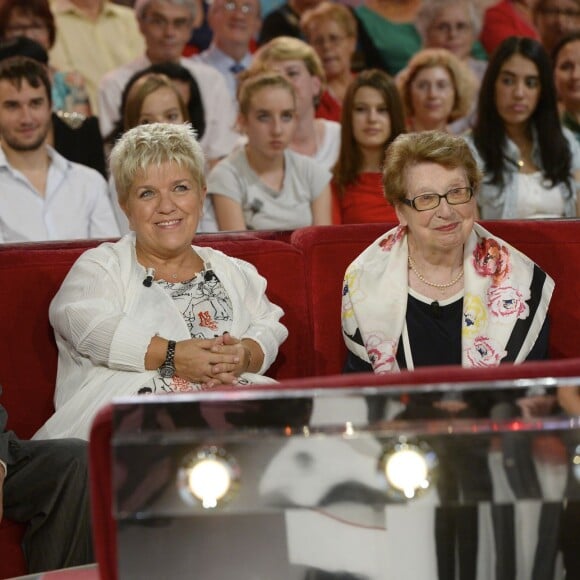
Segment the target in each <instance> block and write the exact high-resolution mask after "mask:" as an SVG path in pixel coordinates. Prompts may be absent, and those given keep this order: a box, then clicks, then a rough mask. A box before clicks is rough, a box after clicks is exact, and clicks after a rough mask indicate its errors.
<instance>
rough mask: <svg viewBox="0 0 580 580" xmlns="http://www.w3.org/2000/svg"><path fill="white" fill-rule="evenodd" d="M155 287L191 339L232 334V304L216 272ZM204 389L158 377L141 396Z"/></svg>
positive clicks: (178, 379) (148, 383)
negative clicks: (179, 317) (166, 298)
mask: <svg viewBox="0 0 580 580" xmlns="http://www.w3.org/2000/svg"><path fill="white" fill-rule="evenodd" d="M155 283H156V284H158V285H159V286H160V287H161V288H163V290H164V291H165V292H167V294H169V296H171V299H172V300H173V301H174V302H175V305H176V306H177V308H178V309H179V312H181V315H182V316H183V319H184V320H185V322H186V324H187V327H188V329H189V334H190V336H191V338H199V339H208V338H216V337H218V336H221V335H222V334H224V333H226V332H229V331H230V329H231V326H232V320H233V308H232V302H231V300H230V297H229V296H228V294H227V292H226V290H225V288H224V287H223V285H222V283H221V281H220V279H219V278H218V277H217V276H216V274H215V273H214V272H213V270H211V269H204V270H202V271H201V272H199V273H198V274H197V275H196V276H194V277H193V278H192V279H191V280H188V281H186V282H167V281H165V280H157V281H156V282H155ZM240 380H243V379H240ZM202 388H203V387H202V385H201V384H200V383H192V382H190V381H187V380H185V379H182V378H181V377H178V376H174V377H172V378H170V379H164V378H162V377H159V376H158V377H153V378H152V379H150V380H149V381H148V382H147V383H145V384H144V385H143V386H142V387H141V388H140V389H139V391H138V394H162V393H173V392H188V391H199V390H201V389H202Z"/></svg>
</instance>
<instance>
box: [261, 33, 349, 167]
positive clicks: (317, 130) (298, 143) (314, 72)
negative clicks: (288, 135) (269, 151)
mask: <svg viewBox="0 0 580 580" xmlns="http://www.w3.org/2000/svg"><path fill="white" fill-rule="evenodd" d="M254 62H255V64H256V68H259V67H266V68H271V69H272V70H275V71H276V72H279V73H280V74H283V75H284V76H286V78H287V79H288V80H289V81H290V83H292V86H293V87H294V90H295V91H296V130H295V132H294V136H293V137H292V141H291V143H290V149H292V150H293V151H295V152H296V153H301V154H302V155H307V156H308V157H312V158H313V159H314V160H315V161H317V162H318V163H319V164H320V165H321V166H323V167H325V168H327V169H328V170H329V171H330V170H331V169H332V167H333V166H334V164H335V163H336V160H337V159H338V151H339V149H340V123H336V122H334V121H329V120H328V119H317V118H316V106H317V104H318V99H319V97H320V94H321V92H322V90H323V84H324V70H323V69H322V64H321V63H320V59H319V58H318V55H317V54H316V52H315V51H314V49H313V48H312V47H311V46H309V45H308V44H306V43H305V42H303V41H302V40H299V39H297V38H290V37H288V36H281V37H279V38H275V39H274V40H271V41H270V42H269V43H268V44H265V45H264V46H262V47H261V48H260V49H259V50H258V51H257V52H256V54H255V55H254Z"/></svg>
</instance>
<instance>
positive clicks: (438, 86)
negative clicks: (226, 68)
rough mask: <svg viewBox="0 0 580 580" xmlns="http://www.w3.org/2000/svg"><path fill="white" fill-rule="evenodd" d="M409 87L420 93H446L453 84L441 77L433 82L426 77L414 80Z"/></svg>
mask: <svg viewBox="0 0 580 580" xmlns="http://www.w3.org/2000/svg"><path fill="white" fill-rule="evenodd" d="M411 87H412V88H413V89H414V90H415V91H419V92H420V93H430V92H438V93H446V92H448V91H452V90H453V85H452V84H451V83H450V82H449V81H445V80H443V79H440V80H437V81H435V82H431V81H428V80H426V79H421V80H414V81H413V82H412V83H411Z"/></svg>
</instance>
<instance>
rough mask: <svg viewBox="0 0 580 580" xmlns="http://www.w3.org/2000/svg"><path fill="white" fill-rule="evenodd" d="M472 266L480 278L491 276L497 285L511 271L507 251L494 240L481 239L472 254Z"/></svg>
mask: <svg viewBox="0 0 580 580" xmlns="http://www.w3.org/2000/svg"><path fill="white" fill-rule="evenodd" d="M473 265H474V267H475V271H476V272H477V273H478V274H479V275H480V276H492V277H493V281H494V284H499V283H500V282H502V280H504V278H506V277H507V276H508V275H509V273H510V271H511V264H510V259H509V251H508V249H507V247H506V246H500V245H499V244H498V242H497V241H496V240H492V239H490V238H483V239H482V240H481V242H480V243H479V244H477V246H476V247H475V251H474V252H473Z"/></svg>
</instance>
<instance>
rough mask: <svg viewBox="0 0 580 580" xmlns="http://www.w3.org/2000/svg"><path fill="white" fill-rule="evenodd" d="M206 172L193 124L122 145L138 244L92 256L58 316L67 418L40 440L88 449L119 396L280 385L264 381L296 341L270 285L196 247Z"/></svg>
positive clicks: (58, 402)
mask: <svg viewBox="0 0 580 580" xmlns="http://www.w3.org/2000/svg"><path fill="white" fill-rule="evenodd" d="M204 166H205V162H204V158H203V152H202V150H201V147H200V146H199V144H198V143H197V141H196V139H195V133H194V131H193V129H192V128H191V127H190V126H188V125H172V124H167V123H163V124H162V123H152V124H150V125H139V126H138V127H135V128H134V129H131V130H129V131H127V133H125V134H124V135H123V137H121V139H120V140H119V141H118V142H117V144H116V145H115V147H114V149H113V151H112V153H111V173H112V175H113V178H114V180H115V185H116V188H117V191H118V192H119V202H120V204H121V207H123V209H124V211H125V212H126V214H127V217H128V219H129V223H130V224H131V229H132V230H133V231H134V234H131V235H128V236H124V237H123V238H121V240H119V241H118V242H117V243H114V244H111V243H106V244H102V245H101V246H99V247H97V248H94V249H92V250H88V251H87V252H85V253H84V254H83V255H82V256H81V257H80V258H79V259H78V260H77V261H76V263H75V264H74V265H73V267H72V269H71V270H70V272H69V274H68V276H67V277H66V279H65V281H64V282H63V284H62V286H61V288H60V290H59V291H58V292H57V294H56V296H55V297H54V299H53V301H52V303H51V305H50V310H49V317H50V321H51V324H52V325H53V327H54V330H55V336H56V341H57V346H58V350H59V361H58V365H59V368H58V376H57V384H56V392H55V406H56V411H55V413H54V415H52V417H51V418H50V419H49V420H48V421H47V422H46V423H45V424H44V426H43V427H41V429H40V430H39V431H38V432H37V433H36V434H35V436H34V438H35V439H39V438H40V439H42V438H55V437H60V436H62V435H63V434H67V435H73V434H74V435H75V436H79V437H81V438H84V439H86V438H88V434H89V426H90V424H91V420H92V418H93V417H94V415H95V413H96V412H97V410H98V409H99V407H100V406H101V405H102V404H103V403H105V402H108V401H110V400H111V399H112V398H113V397H115V396H123V395H136V394H146V393H173V392H186V391H196V390H199V389H204V388H212V387H214V386H217V385H220V384H232V383H233V384H236V385H238V386H240V385H246V384H248V383H266V382H270V383H271V382H273V381H272V379H269V378H268V377H264V376H262V374H263V373H265V372H266V371H267V369H268V368H269V367H270V365H271V364H272V363H273V362H274V360H275V358H276V356H277V353H278V347H279V345H280V344H281V343H282V342H283V341H284V340H285V339H286V336H287V330H286V328H285V327H284V326H283V325H282V324H280V322H279V320H280V318H281V317H282V315H283V314H284V313H283V311H282V309H281V308H279V307H278V306H275V305H274V304H272V303H270V301H269V300H268V298H267V296H266V293H265V290H266V280H265V279H264V278H263V277H262V276H260V275H259V274H258V273H257V271H256V268H255V267H254V266H252V265H250V264H248V263H246V262H244V261H242V260H237V259H233V258H230V257H228V256H226V255H224V254H223V253H221V252H218V251H215V250H212V248H210V247H198V246H192V245H191V240H192V239H193V237H194V236H195V232H196V230H197V224H198V220H199V218H200V213H201V211H202V207H203V200H204V197H205V191H206V188H205V178H204Z"/></svg>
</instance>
